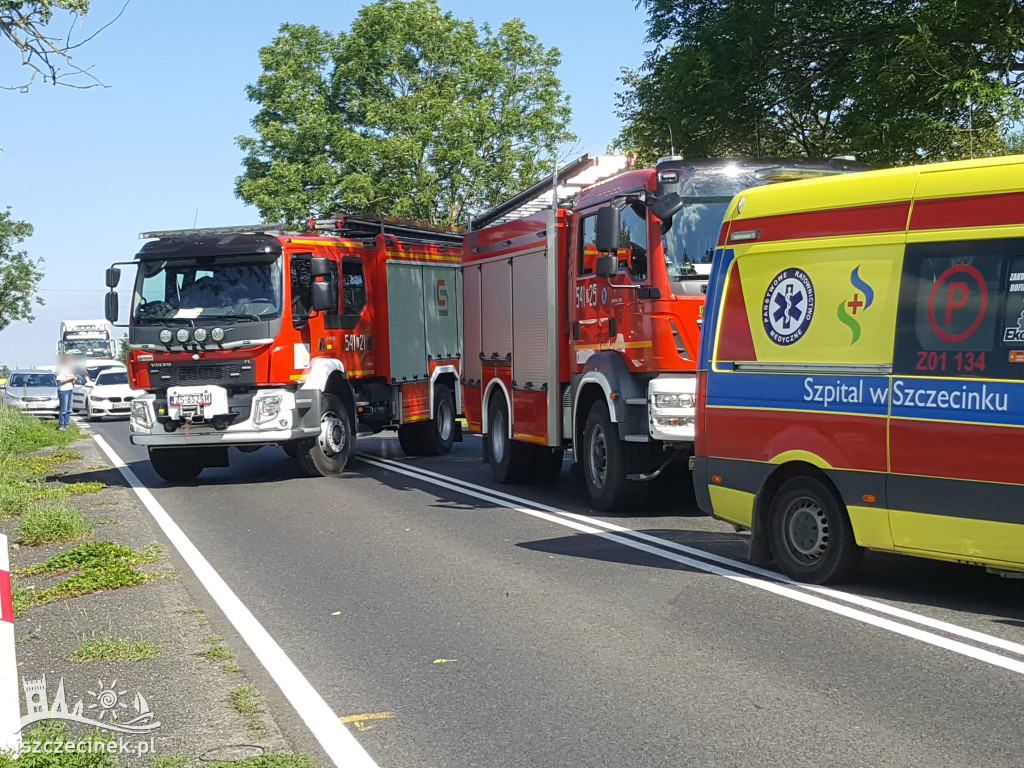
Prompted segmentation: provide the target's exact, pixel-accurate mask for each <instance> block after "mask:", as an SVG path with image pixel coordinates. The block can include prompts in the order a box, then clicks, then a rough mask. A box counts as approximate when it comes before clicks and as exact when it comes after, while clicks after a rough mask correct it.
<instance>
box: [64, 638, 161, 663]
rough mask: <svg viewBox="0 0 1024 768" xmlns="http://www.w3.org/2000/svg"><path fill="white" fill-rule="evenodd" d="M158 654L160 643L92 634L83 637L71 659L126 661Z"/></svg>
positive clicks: (154, 656)
mask: <svg viewBox="0 0 1024 768" xmlns="http://www.w3.org/2000/svg"><path fill="white" fill-rule="evenodd" d="M159 655H160V644H159V643H151V642H149V641H148V640H129V639H127V638H123V637H101V636H96V635H94V636H92V637H88V638H83V639H82V641H81V642H80V643H79V644H78V647H77V648H76V649H75V652H74V653H73V654H72V655H71V659H72V660H73V661H126V662H136V661H145V660H146V659H155V658H156V657H157V656H159Z"/></svg>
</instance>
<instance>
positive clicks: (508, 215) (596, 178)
mask: <svg viewBox="0 0 1024 768" xmlns="http://www.w3.org/2000/svg"><path fill="white" fill-rule="evenodd" d="M633 162H634V158H633V156H632V155H598V156H596V157H595V156H594V155H591V154H589V153H587V154H585V155H582V156H581V157H579V158H577V159H576V160H573V161H572V162H571V163H569V164H568V165H565V166H562V167H561V168H559V169H558V172H557V174H552V175H551V176H548V177H547V178H546V179H542V180H541V181H538V182H537V183H536V184H534V185H533V186H532V187H530V188H529V189H527V190H524V191H523V192H520V193H519V194H518V195H516V196H515V197H512V198H509V199H508V200H506V201H505V202H503V203H499V204H498V205H496V206H494V207H493V208H491V210H489V211H486V212H484V213H481V214H480V215H479V216H474V217H473V218H472V219H470V221H469V228H470V229H471V230H477V229H483V228H484V227H489V226H491V225H493V224H504V223H505V222H506V221H515V220H516V219H522V218H525V217H527V216H529V215H531V214H534V213H537V211H542V210H544V209H546V208H550V207H551V202H552V200H551V197H552V195H553V194H557V195H558V198H557V204H558V207H559V208H569V207H571V203H572V201H573V199H574V198H575V197H576V195H578V194H579V193H580V191H581V190H583V189H584V188H586V187H589V186H591V185H593V184H597V183H598V182H600V181H606V180H607V179H610V178H611V177H612V176H618V175H619V174H620V173H622V172H623V171H628V170H629V169H630V168H632V167H633Z"/></svg>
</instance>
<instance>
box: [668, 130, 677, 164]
mask: <svg viewBox="0 0 1024 768" xmlns="http://www.w3.org/2000/svg"><path fill="white" fill-rule="evenodd" d="M668 146H669V150H670V152H669V154H671V155H673V156H675V154H676V139H675V136H673V135H672V123H668Z"/></svg>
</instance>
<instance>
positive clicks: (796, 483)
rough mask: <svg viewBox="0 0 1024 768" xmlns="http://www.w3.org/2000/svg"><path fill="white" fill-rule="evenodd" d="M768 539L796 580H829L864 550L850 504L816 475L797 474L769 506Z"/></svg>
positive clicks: (839, 576)
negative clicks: (856, 534) (849, 512)
mask: <svg viewBox="0 0 1024 768" xmlns="http://www.w3.org/2000/svg"><path fill="white" fill-rule="evenodd" d="M769 515H770V517H769V520H768V541H769V544H770V546H771V550H772V555H773V556H774V558H775V564H776V565H777V566H778V567H779V570H781V571H782V572H783V573H784V574H786V575H787V576H789V577H790V578H793V579H796V580H797V581H803V582H807V583H810V584H827V583H829V582H835V581H841V580H842V579H844V578H846V577H847V576H849V575H850V573H851V572H852V571H853V569H854V568H856V567H857V564H858V563H859V562H860V559H861V557H862V556H863V554H864V550H863V549H862V548H861V547H859V546H857V542H856V540H855V539H854V536H853V527H852V526H851V525H850V518H849V517H848V515H847V514H846V506H845V505H844V504H843V502H842V500H841V499H840V498H839V497H838V496H837V495H836V493H835V492H834V491H833V490H832V489H831V488H830V487H829V486H827V485H826V484H825V483H824V482H822V481H821V480H819V479H818V478H815V477H810V476H806V477H793V478H790V479H789V480H787V481H786V482H784V483H783V484H782V486H781V487H780V488H779V489H778V491H776V492H775V495H774V496H773V497H772V501H771V504H770V506H769Z"/></svg>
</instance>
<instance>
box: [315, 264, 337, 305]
mask: <svg viewBox="0 0 1024 768" xmlns="http://www.w3.org/2000/svg"><path fill="white" fill-rule="evenodd" d="M325 261H326V259H325ZM310 309H312V310H313V311H314V312H332V311H334V312H336V311H337V310H338V306H337V299H335V298H334V292H333V291H332V290H331V284H330V283H328V282H327V281H326V280H317V281H315V282H314V283H313V302H312V307H310Z"/></svg>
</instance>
